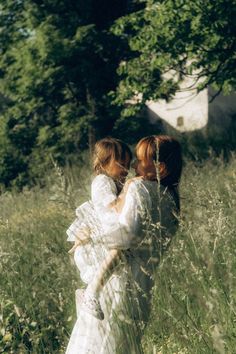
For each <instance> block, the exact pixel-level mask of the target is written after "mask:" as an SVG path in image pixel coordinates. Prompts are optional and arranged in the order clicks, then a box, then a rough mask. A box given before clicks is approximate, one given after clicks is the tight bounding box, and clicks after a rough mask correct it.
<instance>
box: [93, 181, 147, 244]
mask: <svg viewBox="0 0 236 354" xmlns="http://www.w3.org/2000/svg"><path fill="white" fill-rule="evenodd" d="M142 192H143V188H142V185H141V183H140V182H139V181H132V183H129V186H128V188H127V193H126V196H125V202H124V206H123V208H122V212H121V214H120V215H119V219H118V222H117V223H116V224H115V225H110V226H109V230H107V232H106V234H105V235H104V234H103V235H102V234H101V235H96V236H95V237H93V236H92V235H91V237H92V239H93V242H94V243H103V244H105V245H106V247H108V248H110V249H119V250H125V249H128V248H130V247H135V246H136V245H137V244H138V243H139V242H140V234H141V229H142V210H143V208H144V207H145V205H144V204H145V198H143V195H142V194H143V193H142Z"/></svg>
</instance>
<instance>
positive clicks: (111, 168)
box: [105, 154, 130, 183]
mask: <svg viewBox="0 0 236 354" xmlns="http://www.w3.org/2000/svg"><path fill="white" fill-rule="evenodd" d="M129 168H130V157H129V155H128V154H126V156H125V160H124V161H120V162H118V161H115V160H112V161H110V163H109V164H108V165H107V166H106V168H105V171H106V173H107V174H108V176H110V177H111V178H113V179H115V180H119V181H120V182H121V183H124V182H125V179H126V177H127V175H128V172H129Z"/></svg>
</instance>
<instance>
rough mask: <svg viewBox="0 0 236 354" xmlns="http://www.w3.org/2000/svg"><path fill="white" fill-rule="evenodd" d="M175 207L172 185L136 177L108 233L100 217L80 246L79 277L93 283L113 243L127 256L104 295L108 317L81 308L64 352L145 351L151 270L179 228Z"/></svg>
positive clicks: (105, 289)
mask: <svg viewBox="0 0 236 354" xmlns="http://www.w3.org/2000/svg"><path fill="white" fill-rule="evenodd" d="M100 186H101V185H100ZM101 192H102V190H98V193H101ZM92 210H94V209H93V206H92V207H91V209H90V211H91V215H90V217H91V218H92V219H93V222H96V223H98V224H99V223H100V220H99V218H98V217H97V213H96V212H95V213H94V217H93V211H92ZM175 212H176V208H175V203H174V201H173V198H172V197H171V194H170V193H169V192H168V190H164V189H163V188H161V190H158V186H157V183H156V182H151V181H142V180H135V181H133V182H132V183H131V184H130V186H129V188H128V192H127V195H126V201H125V205H124V208H123V211H122V213H121V214H120V215H119V218H118V220H117V222H116V223H115V224H114V222H113V221H114V220H115V219H113V221H112V222H111V219H110V220H109V222H108V223H107V224H106V232H105V233H104V232H99V230H101V229H100V227H101V223H100V225H99V226H98V228H97V232H94V233H93V234H92V239H93V242H92V243H91V244H90V245H86V246H83V251H84V254H82V251H80V252H81V254H80V256H81V257H80V259H79V270H80V275H81V278H82V279H83V280H84V281H85V282H86V283H89V281H90V279H91V277H92V276H93V275H94V274H95V272H96V271H97V269H98V268H99V265H100V264H101V262H102V260H103V259H104V256H105V255H106V254H107V252H108V250H109V249H111V248H117V249H122V250H124V252H123V259H122V260H121V261H120V264H119V266H118V267H117V268H116V270H115V271H114V272H113V274H112V275H111V277H110V278H109V279H108V281H107V282H106V284H105V286H104V287H103V290H102V292H101V295H100V302H101V305H102V309H103V312H104V314H105V319H104V320H103V321H100V320H98V319H96V318H95V317H93V316H91V315H90V314H88V313H85V312H83V311H82V310H81V311H79V315H78V318H77V321H76V323H75V326H74V328H73V331H72V334H71V337H70V341H69V344H68V347H67V350H66V354H85V353H87V354H116V353H118V354H119V353H120V354H124V353H130V354H139V353H142V348H141V336H142V332H143V328H144V326H145V324H146V322H147V319H148V315H149V310H150V298H151V296H150V295H151V289H152V286H153V273H154V271H155V270H156V267H157V264H158V262H159V259H160V255H161V249H162V248H163V247H164V248H165V247H166V244H167V243H168V240H169V239H170V238H171V236H172V234H173V233H174V232H175V229H176V225H177V220H176V216H175ZM116 217H117V216H116ZM160 222H161V227H160ZM81 248H82V247H81ZM85 249H86V250H85ZM78 252H79V251H78ZM77 256H78V255H77ZM77 256H76V257H77ZM77 265H78V262H77Z"/></svg>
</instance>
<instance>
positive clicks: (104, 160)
mask: <svg viewBox="0 0 236 354" xmlns="http://www.w3.org/2000/svg"><path fill="white" fill-rule="evenodd" d="M131 158H132V153H131V151H130V149H129V147H128V145H126V144H125V143H123V142H122V141H120V140H118V139H114V138H110V137H108V138H104V139H102V140H100V141H98V142H97V143H96V145H95V150H94V158H93V160H94V161H93V167H94V171H95V173H96V174H97V176H96V177H95V178H94V180H93V182H92V186H91V201H89V202H86V203H84V204H82V205H81V206H80V207H79V208H77V209H76V215H77V218H76V219H75V221H74V222H73V223H72V225H71V226H70V228H69V229H68V230H67V234H68V239H67V240H68V241H75V244H74V246H73V247H72V249H71V250H70V251H69V252H70V253H71V252H73V251H74V250H76V249H77V247H79V246H82V245H86V243H89V242H91V238H90V236H91V233H93V232H95V233H96V232H102V233H104V234H106V230H107V229H109V230H110V229H111V226H112V225H114V227H115V225H116V223H117V222H118V219H119V213H120V211H121V210H122V207H123V204H124V200H125V193H126V191H127V186H128V184H126V187H125V188H124V189H123V191H122V193H120V192H121V190H122V187H123V184H124V182H125V178H126V176H127V174H128V170H129V167H130V162H131ZM119 254H120V251H118V250H115V249H112V250H109V253H108V255H107V256H106V257H105V260H104V261H103V262H102V264H101V265H100V267H99V270H98V272H97V273H96V276H95V277H94V279H93V280H92V281H90V282H89V285H88V286H87V289H86V290H85V292H84V293H81V301H82V304H81V307H82V308H83V310H85V311H87V312H89V313H91V314H92V315H93V316H95V317H97V318H98V319H103V318H104V314H103V312H102V309H101V306H100V303H99V301H98V298H99V292H100V290H101V287H102V283H103V280H104V277H105V274H106V273H107V271H108V270H111V269H112V267H113V265H114V264H115V260H117V259H118V258H119ZM78 256H79V254H77V257H78ZM78 262H79V260H77V262H76V263H77V265H78Z"/></svg>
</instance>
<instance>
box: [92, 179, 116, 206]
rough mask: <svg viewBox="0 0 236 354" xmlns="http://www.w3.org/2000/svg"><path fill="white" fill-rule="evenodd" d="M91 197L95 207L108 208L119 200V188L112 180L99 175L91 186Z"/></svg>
mask: <svg viewBox="0 0 236 354" xmlns="http://www.w3.org/2000/svg"><path fill="white" fill-rule="evenodd" d="M91 197H92V202H93V203H94V205H95V206H96V205H98V206H102V207H105V208H106V207H108V205H109V204H110V203H112V202H113V201H114V200H115V199H116V198H117V188H116V185H115V182H114V181H113V179H112V178H110V177H108V176H106V175H102V174H101V175H98V176H96V177H95V178H94V180H93V182H92V186H91Z"/></svg>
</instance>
